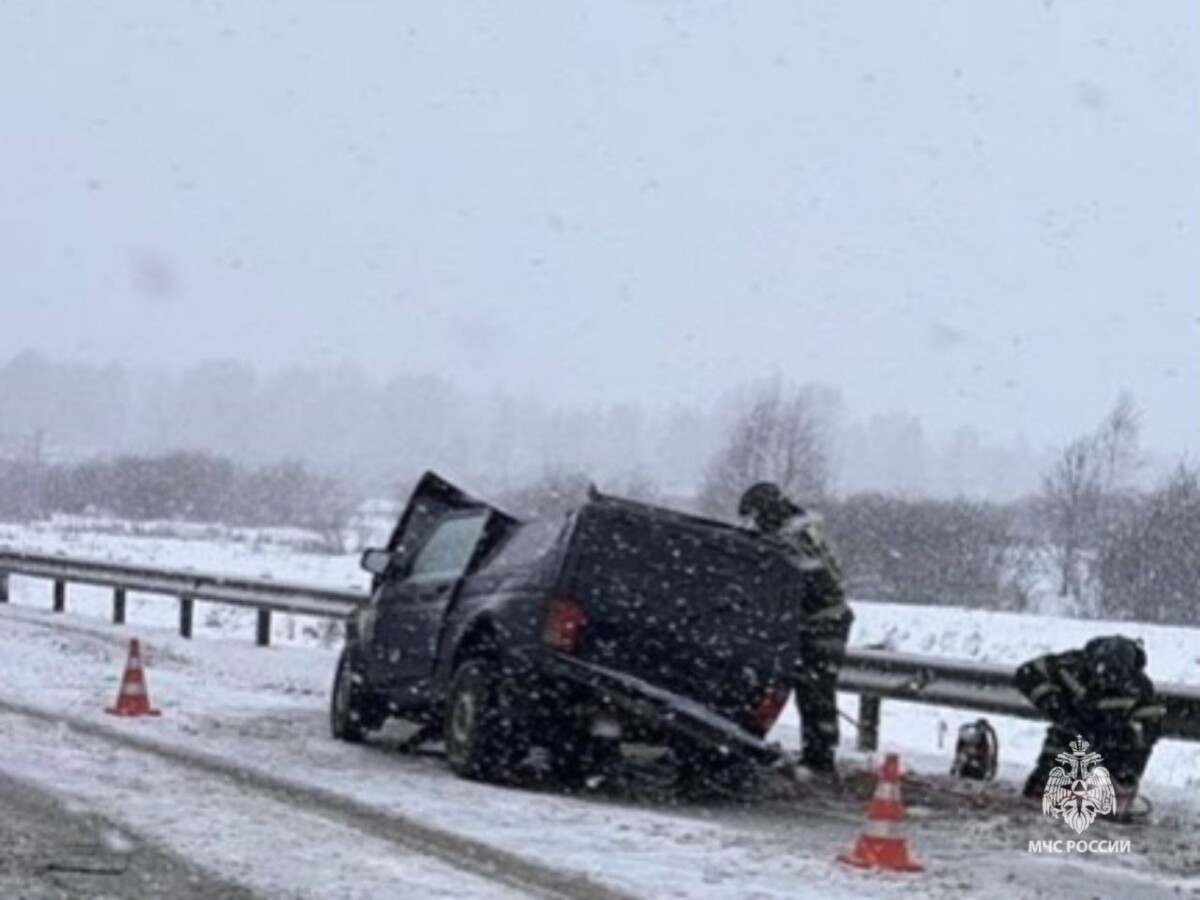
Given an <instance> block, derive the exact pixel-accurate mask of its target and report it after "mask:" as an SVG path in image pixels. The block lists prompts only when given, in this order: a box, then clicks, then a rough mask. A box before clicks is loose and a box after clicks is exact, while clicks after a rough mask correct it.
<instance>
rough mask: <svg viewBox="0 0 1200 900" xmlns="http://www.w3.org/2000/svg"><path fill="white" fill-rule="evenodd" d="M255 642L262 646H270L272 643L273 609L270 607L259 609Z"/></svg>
mask: <svg viewBox="0 0 1200 900" xmlns="http://www.w3.org/2000/svg"><path fill="white" fill-rule="evenodd" d="M254 643H256V644H257V645H258V646H260V647H266V646H269V645H270V643H271V611H270V610H269V609H260V610H259V611H258V627H257V628H256V629H255V634H254Z"/></svg>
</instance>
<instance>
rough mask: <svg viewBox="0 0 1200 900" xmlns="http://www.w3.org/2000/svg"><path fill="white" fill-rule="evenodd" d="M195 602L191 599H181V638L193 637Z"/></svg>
mask: <svg viewBox="0 0 1200 900" xmlns="http://www.w3.org/2000/svg"><path fill="white" fill-rule="evenodd" d="M193 605H194V601H193V600H192V598H191V597H180V598H179V636H180V637H185V638H190V637H191V636H192V606H193Z"/></svg>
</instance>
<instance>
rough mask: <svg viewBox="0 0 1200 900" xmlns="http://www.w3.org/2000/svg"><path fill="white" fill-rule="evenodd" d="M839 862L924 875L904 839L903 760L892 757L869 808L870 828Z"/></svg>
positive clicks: (887, 757)
mask: <svg viewBox="0 0 1200 900" xmlns="http://www.w3.org/2000/svg"><path fill="white" fill-rule="evenodd" d="M838 861H839V862H843V863H846V864H847V865H850V866H857V867H858V868H860V869H888V870H890V871H893V872H921V871H924V869H925V867H924V866H923V865H921V863H920V862H918V861H917V859H915V858H914V857H913V856H912V855H910V854H909V852H908V839H907V838H906V837H905V836H904V802H903V801H902V800H901V799H900V757H899V756H898V755H897V754H895V753H889V754H888V755H887V756H886V757H884V760H883V768H882V769H880V772H879V777H878V778H877V779H876V781H875V794H874V796H872V797H871V800H870V802H869V803H868V804H867V827H866V829H865V830H864V831H863V832H862V834H860V835H859V837H858V840H857V841H855V843H854V846H853V847H851V848H850V849H849V850H848V851H846V852H845V853H841V854H838Z"/></svg>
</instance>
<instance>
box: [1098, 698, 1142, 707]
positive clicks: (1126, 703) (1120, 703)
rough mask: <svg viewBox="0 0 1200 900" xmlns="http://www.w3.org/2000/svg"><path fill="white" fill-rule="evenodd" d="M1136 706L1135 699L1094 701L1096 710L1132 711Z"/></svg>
mask: <svg viewBox="0 0 1200 900" xmlns="http://www.w3.org/2000/svg"><path fill="white" fill-rule="evenodd" d="M1136 705H1137V697H1105V698H1104V699H1103V700H1097V701H1096V709H1132V708H1133V707H1134V706H1136Z"/></svg>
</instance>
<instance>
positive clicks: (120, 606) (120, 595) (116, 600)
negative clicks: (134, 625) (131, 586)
mask: <svg viewBox="0 0 1200 900" xmlns="http://www.w3.org/2000/svg"><path fill="white" fill-rule="evenodd" d="M113 624H114V625H124V624H125V588H113Z"/></svg>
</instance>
